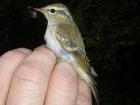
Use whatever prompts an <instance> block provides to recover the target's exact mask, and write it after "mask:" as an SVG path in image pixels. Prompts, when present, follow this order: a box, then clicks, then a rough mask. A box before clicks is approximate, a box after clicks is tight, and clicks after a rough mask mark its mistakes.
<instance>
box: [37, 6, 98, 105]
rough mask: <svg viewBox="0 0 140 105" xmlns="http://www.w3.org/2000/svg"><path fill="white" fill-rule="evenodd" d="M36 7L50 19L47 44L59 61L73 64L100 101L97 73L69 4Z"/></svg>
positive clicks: (46, 34) (46, 38) (46, 36)
mask: <svg viewBox="0 0 140 105" xmlns="http://www.w3.org/2000/svg"><path fill="white" fill-rule="evenodd" d="M34 9H35V10H37V11H39V12H41V13H43V14H44V16H45V17H46V19H47V20H48V25H47V29H46V33H45V36H44V39H45V41H46V45H47V46H48V47H49V48H50V49H51V50H52V51H54V53H55V54H56V56H57V58H58V61H65V62H67V63H69V64H71V65H72V66H73V68H74V70H75V71H76V73H77V74H78V76H79V77H80V78H81V79H82V80H84V81H85V82H86V83H87V85H88V86H89V87H90V89H91V91H92V93H93V95H94V97H95V100H96V101H97V103H98V99H97V89H96V82H95V80H94V77H96V76H97V74H96V72H95V71H94V69H93V68H92V67H91V66H90V64H89V59H88V58H87V55H86V52H85V45H84V42H83V39H82V37H81V33H80V31H79V29H78V27H77V25H76V24H75V22H74V20H73V18H72V15H71V13H70V11H69V9H68V8H67V6H66V5H64V4H61V3H55V4H50V5H48V6H45V7H43V8H38V9H37V8H34Z"/></svg>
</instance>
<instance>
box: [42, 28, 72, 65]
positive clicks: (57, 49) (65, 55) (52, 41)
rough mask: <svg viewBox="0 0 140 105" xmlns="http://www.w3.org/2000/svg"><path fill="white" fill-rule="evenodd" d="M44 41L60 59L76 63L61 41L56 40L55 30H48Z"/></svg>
mask: <svg viewBox="0 0 140 105" xmlns="http://www.w3.org/2000/svg"><path fill="white" fill-rule="evenodd" d="M44 39H45V41H46V44H47V46H48V47H49V48H50V49H51V50H52V51H54V53H55V54H56V55H57V56H58V57H59V58H60V59H63V60H65V61H67V62H69V63H71V62H73V61H74V57H73V56H72V54H71V53H69V52H67V51H65V50H64V49H63V48H62V47H61V45H60V43H59V41H58V40H57V38H56V34H55V28H49V27H48V28H47V31H46V33H45V36H44Z"/></svg>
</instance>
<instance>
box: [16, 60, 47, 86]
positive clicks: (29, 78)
mask: <svg viewBox="0 0 140 105" xmlns="http://www.w3.org/2000/svg"><path fill="white" fill-rule="evenodd" d="M44 74H45V71H43V70H41V68H40V67H39V65H38V64H36V63H34V62H28V63H24V64H22V65H21V66H20V67H19V69H18V70H17V72H16V74H15V78H16V79H18V80H21V81H24V82H30V83H36V84H39V79H40V78H41V76H42V75H44Z"/></svg>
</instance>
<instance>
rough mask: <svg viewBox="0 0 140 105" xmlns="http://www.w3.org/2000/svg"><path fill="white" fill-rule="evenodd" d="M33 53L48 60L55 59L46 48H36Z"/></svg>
mask: <svg viewBox="0 0 140 105" xmlns="http://www.w3.org/2000/svg"><path fill="white" fill-rule="evenodd" d="M34 52H36V53H39V54H43V55H44V54H45V55H46V56H47V57H48V58H50V59H56V56H55V54H54V53H53V52H52V51H51V50H49V49H48V48H46V47H38V48H36V49H35V50H34Z"/></svg>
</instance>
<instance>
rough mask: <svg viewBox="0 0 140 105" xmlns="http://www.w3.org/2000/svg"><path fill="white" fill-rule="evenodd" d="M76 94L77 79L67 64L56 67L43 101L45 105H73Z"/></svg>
mask: <svg viewBox="0 0 140 105" xmlns="http://www.w3.org/2000/svg"><path fill="white" fill-rule="evenodd" d="M77 94H78V79H77V75H76V73H75V72H74V70H73V68H72V67H71V66H70V65H69V64H67V63H64V62H63V63H62V62H61V63H59V64H57V65H56V67H55V69H54V71H53V73H52V75H51V79H50V81H49V88H48V91H47V96H46V100H45V105H75V103H76V99H77Z"/></svg>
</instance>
